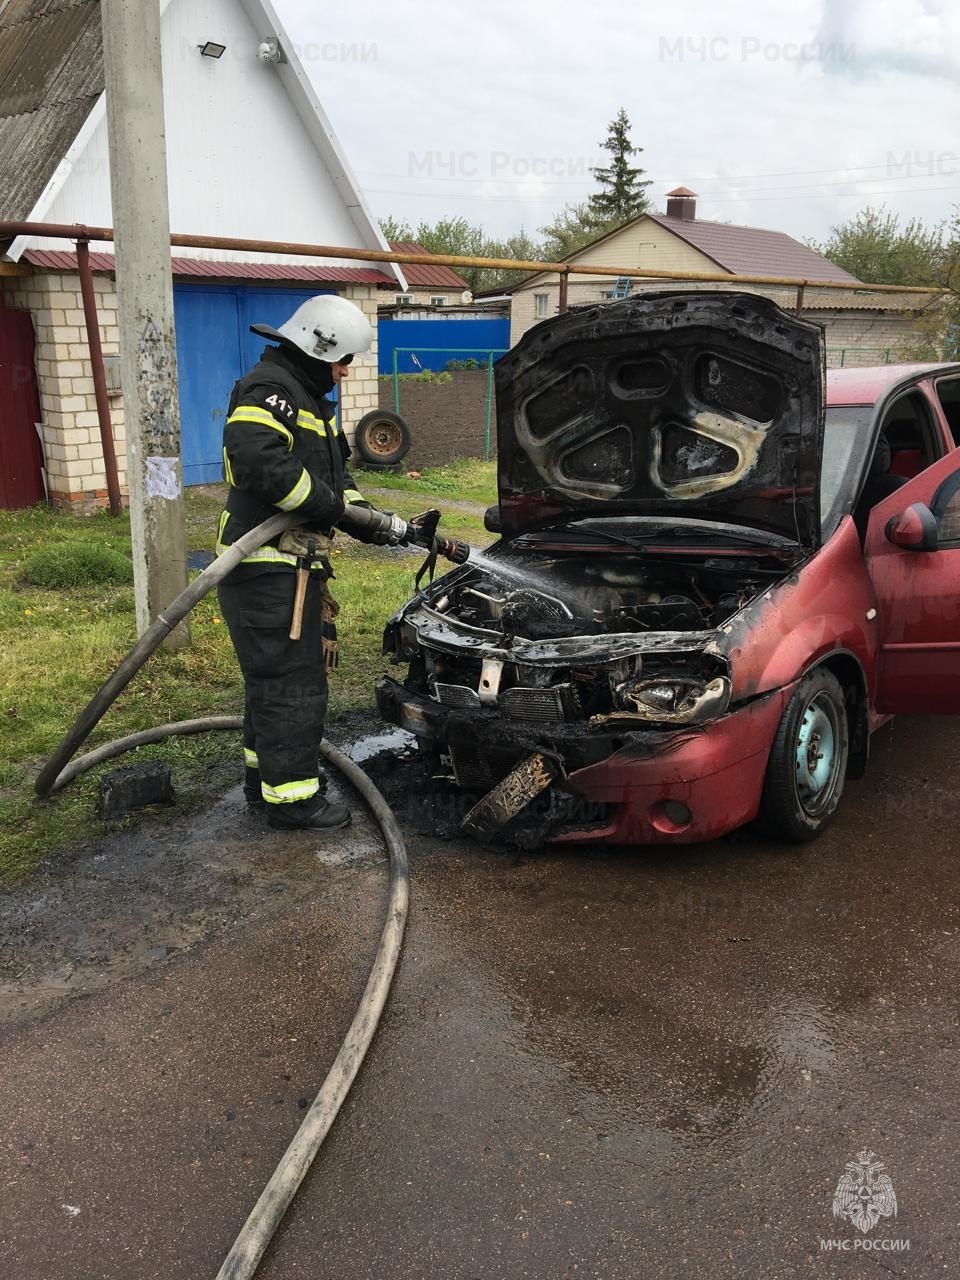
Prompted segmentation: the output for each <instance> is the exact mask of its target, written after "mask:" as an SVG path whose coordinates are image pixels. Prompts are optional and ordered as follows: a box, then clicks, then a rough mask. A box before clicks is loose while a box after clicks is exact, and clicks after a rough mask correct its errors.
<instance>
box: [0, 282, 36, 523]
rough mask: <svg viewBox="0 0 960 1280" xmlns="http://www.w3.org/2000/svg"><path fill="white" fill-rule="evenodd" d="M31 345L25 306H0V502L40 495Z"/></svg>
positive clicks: (22, 502)
mask: <svg viewBox="0 0 960 1280" xmlns="http://www.w3.org/2000/svg"><path fill="white" fill-rule="evenodd" d="M33 348H34V334H33V321H32V320H31V319H30V313H29V311H13V310H11V309H9V308H7V307H0V507H32V506H33V505H34V503H37V502H43V500H44V492H43V478H42V476H41V474H40V472H41V469H42V467H43V454H42V452H41V450H40V441H39V439H38V437H37V429H36V426H35V425H34V424H35V423H37V422H39V421H40V397H39V396H38V394H37V378H36V373H35V372H34V364H33Z"/></svg>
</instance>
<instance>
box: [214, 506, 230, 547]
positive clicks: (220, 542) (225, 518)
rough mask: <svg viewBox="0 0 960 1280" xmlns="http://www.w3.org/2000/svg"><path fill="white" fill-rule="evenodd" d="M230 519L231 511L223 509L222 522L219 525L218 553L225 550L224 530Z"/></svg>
mask: <svg viewBox="0 0 960 1280" xmlns="http://www.w3.org/2000/svg"><path fill="white" fill-rule="evenodd" d="M229 519H230V512H229V511H223V512H221V514H220V523H219V524H218V525H217V555H219V554H220V552H221V551H223V550H225V546H224V541H223V531H224V529H225V528H226V527H227V521H228V520H229Z"/></svg>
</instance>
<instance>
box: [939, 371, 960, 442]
mask: <svg viewBox="0 0 960 1280" xmlns="http://www.w3.org/2000/svg"><path fill="white" fill-rule="evenodd" d="M934 386H935V387H936V392H937V399H938V400H939V401H940V408H941V409H942V410H943V416H944V417H945V418H946V420H947V425H948V426H949V428H950V434H951V435H952V436H953V443H954V444H957V445H960V378H938V379H937V381H936V383H935V384H934Z"/></svg>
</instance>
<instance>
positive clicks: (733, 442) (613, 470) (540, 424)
mask: <svg viewBox="0 0 960 1280" xmlns="http://www.w3.org/2000/svg"><path fill="white" fill-rule="evenodd" d="M824 381H825V373H824V353H823V335H822V330H821V329H820V327H819V325H816V324H813V323H812V322H811V321H808V320H801V319H798V318H797V317H796V316H792V315H790V314H788V313H787V312H785V311H782V310H781V309H780V308H779V307H777V306H775V305H774V303H772V302H770V301H769V300H768V299H766V298H760V297H756V296H754V295H753V294H746V293H727V292H720V291H717V290H711V291H710V292H700V293H686V292H683V293H680V292H674V293H647V294H642V295H640V296H638V297H636V298H628V299H626V300H625V301H623V302H613V303H604V304H602V305H599V306H595V307H585V308H580V309H577V310H575V311H570V312H567V313H566V314H565V315H561V316H557V317H556V318H555V319H552V320H546V321H544V322H543V323H542V324H538V325H536V326H535V327H534V328H533V329H530V330H529V331H528V332H527V333H526V334H524V336H523V338H522V339H521V340H520V342H519V343H518V344H517V345H516V346H515V347H514V348H513V349H512V350H511V351H510V352H508V353H507V355H505V356H503V357H501V359H500V360H499V361H498V362H497V366H496V392H497V432H498V440H499V464H498V471H499V474H498V481H499V492H500V511H501V520H502V526H503V533H504V535H505V536H507V537H510V536H512V535H514V534H517V533H520V532H523V531H525V530H529V529H534V528H538V527H542V526H544V525H548V524H554V523H557V522H559V521H564V520H572V519H582V518H584V517H587V516H597V515H601V514H602V515H605V516H610V515H644V516H650V515H665V516H671V515H672V516H684V517H688V516H690V517H697V518H698V519H707V520H719V521H724V522H727V523H735V524H740V525H746V526H749V527H752V528H758V529H765V530H768V531H770V532H773V533H777V534H780V535H781V536H783V537H787V538H789V539H791V540H792V541H795V542H797V543H799V544H800V545H801V546H803V547H807V548H810V547H814V546H816V545H817V544H818V542H819V534H820V513H819V479H820V474H819V473H820V452H821V444H822V438H823V401H824V393H823V388H824Z"/></svg>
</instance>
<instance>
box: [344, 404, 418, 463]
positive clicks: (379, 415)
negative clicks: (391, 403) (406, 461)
mask: <svg viewBox="0 0 960 1280" xmlns="http://www.w3.org/2000/svg"><path fill="white" fill-rule="evenodd" d="M353 447H354V449H356V451H357V453H358V454H359V455H360V457H361V458H362V459H363V461H364V462H381V463H393V462H399V461H400V459H401V458H403V457H405V456H406V455H407V453H408V452H409V449H410V428H409V427H408V426H407V424H406V423H405V422H404V420H403V418H401V417H400V415H399V413H391V412H390V411H389V410H388V409H374V410H372V411H371V412H370V413H365V414H364V415H363V417H362V418H361V419H360V421H359V422H358V423H357V430H356V434H355V435H354V438H353Z"/></svg>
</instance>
